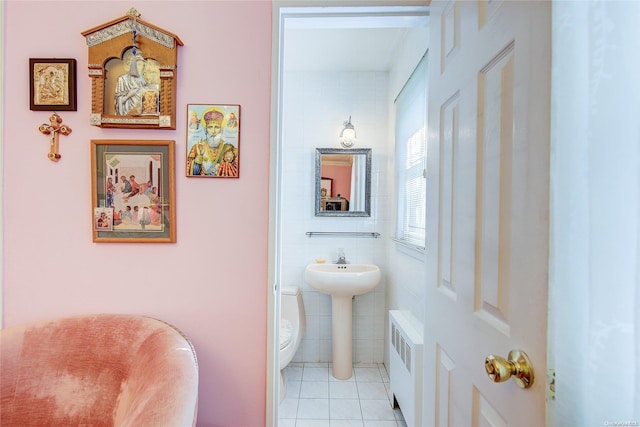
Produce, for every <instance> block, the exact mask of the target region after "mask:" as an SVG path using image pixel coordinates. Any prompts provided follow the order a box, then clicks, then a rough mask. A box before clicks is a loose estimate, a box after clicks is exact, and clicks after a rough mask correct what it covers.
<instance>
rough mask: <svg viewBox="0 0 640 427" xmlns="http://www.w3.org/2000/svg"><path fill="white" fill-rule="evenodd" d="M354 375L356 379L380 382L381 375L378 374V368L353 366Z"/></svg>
mask: <svg viewBox="0 0 640 427" xmlns="http://www.w3.org/2000/svg"><path fill="white" fill-rule="evenodd" d="M353 370H354V372H355V376H356V381H358V382H360V381H362V382H378V383H381V382H382V375H380V370H379V369H378V368H377V367H375V368H363V367H355V368H353Z"/></svg>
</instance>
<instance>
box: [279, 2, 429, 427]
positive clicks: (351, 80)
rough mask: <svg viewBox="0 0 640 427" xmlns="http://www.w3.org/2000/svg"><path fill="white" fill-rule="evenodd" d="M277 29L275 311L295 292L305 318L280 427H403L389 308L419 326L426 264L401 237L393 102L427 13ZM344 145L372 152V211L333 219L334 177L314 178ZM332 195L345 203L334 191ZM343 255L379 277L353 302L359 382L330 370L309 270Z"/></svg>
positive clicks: (346, 13)
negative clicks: (324, 158)
mask: <svg viewBox="0 0 640 427" xmlns="http://www.w3.org/2000/svg"><path fill="white" fill-rule="evenodd" d="M281 22H282V26H281V29H282V31H281V36H280V37H281V39H280V43H281V52H282V55H281V57H282V59H281V63H280V76H281V78H280V82H281V83H280V88H279V97H280V101H279V120H278V121H279V129H280V132H279V137H278V141H279V142H278V144H279V146H278V149H277V157H278V158H277V161H276V162H277V165H278V167H277V168H278V174H277V187H278V194H279V196H278V201H277V206H278V208H277V211H278V212H277V214H276V217H277V223H278V226H277V227H276V228H277V230H278V231H277V233H276V234H277V237H276V241H277V243H276V252H277V267H276V280H277V283H278V284H279V286H278V290H277V295H279V296H280V310H278V311H281V312H282V314H281V315H279V317H281V318H283V317H285V312H286V311H287V309H286V307H285V304H286V300H287V296H288V297H289V300H291V301H296V300H297V297H296V296H295V292H296V289H297V290H298V291H299V292H300V296H301V301H302V304H303V310H304V316H303V318H304V321H303V322H302V323H303V325H302V326H303V330H302V331H300V332H302V334H301V335H300V336H299V337H298V340H297V341H296V337H295V336H292V337H291V341H292V342H293V343H294V345H295V346H296V348H295V351H294V352H293V354H290V355H287V356H285V358H286V359H287V360H285V361H281V363H280V365H281V366H283V372H284V380H283V381H284V382H283V383H281V384H280V386H279V387H280V390H279V391H280V394H281V397H280V399H279V402H280V403H279V409H278V418H279V423H278V425H279V426H281V427H287V426H294V425H296V426H304V425H329V424H328V423H327V421H326V420H331V425H332V426H333V425H358V426H367V425H377V426H403V425H407V422H406V421H405V419H404V417H403V414H402V411H401V410H398V409H396V410H394V409H393V407H392V404H391V403H392V401H393V394H392V393H391V391H390V389H389V382H390V378H389V363H390V362H389V357H390V356H389V350H388V348H389V332H388V330H389V323H388V322H389V311H390V310H402V312H403V313H406V314H407V316H409V318H411V319H412V320H413V321H415V322H417V324H420V323H421V322H422V319H423V311H424V293H423V290H422V289H421V288H422V286H423V285H422V284H423V283H424V276H425V271H424V268H425V264H424V259H423V258H424V253H423V251H422V250H420V249H419V248H416V247H415V246H411V245H406V244H403V243H401V242H400V241H398V240H397V239H396V238H395V237H396V227H397V225H396V216H397V212H396V205H397V189H396V187H397V183H396V167H395V164H394V162H395V150H396V147H395V144H394V139H395V138H394V134H395V122H396V117H395V115H396V110H395V103H394V102H395V100H396V98H397V97H398V95H399V93H400V92H401V91H402V89H403V87H404V86H405V84H406V82H407V79H408V78H409V77H410V76H411V75H412V73H413V72H414V70H415V69H416V67H417V65H418V64H419V63H421V60H422V59H423V58H424V57H425V56H426V55H425V54H426V52H427V49H428V41H429V31H428V22H429V18H428V9H427V8H426V7H401V8H400V7H399V8H384V9H382V8H378V9H372V8H368V9H364V8H340V9H339V10H331V8H322V9H320V8H318V9H317V10H313V8H307V9H306V10H305V12H304V13H302V12H300V10H298V9H295V8H292V9H291V10H289V11H287V10H285V11H284V13H283V15H282V18H281ZM422 62H423V61H422ZM421 70H422V69H421ZM425 108H426V106H425ZM349 121H350V122H351V123H352V125H353V126H354V128H355V131H356V136H357V139H356V140H355V142H353V144H352V145H348V144H345V145H341V142H340V140H339V136H340V133H341V131H342V129H343V127H344V126H345V123H346V122H349ZM425 125H426V117H425ZM345 147H348V149H351V150H354V149H356V150H366V149H370V150H371V151H370V153H371V164H370V171H369V173H370V193H369V194H368V196H369V203H370V205H369V206H367V208H366V210H365V208H364V207H359V208H358V207H357V206H356V209H358V210H356V212H357V213H355V214H349V213H347V212H345V211H341V210H340V209H344V208H341V207H339V206H338V207H335V209H338V211H337V212H329V210H324V209H325V206H323V205H321V195H320V187H323V188H324V182H322V183H321V182H319V179H321V178H326V177H325V176H324V174H323V172H322V170H321V169H320V170H318V169H319V168H318V159H319V158H320V157H319V153H318V151H319V150H318V149H331V150H329V151H332V152H333V150H338V149H343V148H345ZM337 185H339V183H337V182H336V183H333V186H334V187H336V186H337ZM329 191H331V190H329ZM343 193H344V191H343ZM329 196H333V197H335V196H337V192H336V190H335V188H334V191H332V194H329ZM341 196H342V197H343V198H345V197H344V195H343V194H341ZM351 196H352V197H351V199H353V195H351ZM354 204H355V205H357V203H354V202H353V201H352V202H351V205H354ZM321 206H322V207H321ZM332 210H333V209H332ZM339 251H340V252H341V253H343V254H344V258H345V260H346V262H347V263H348V264H347V265H349V264H371V265H376V266H378V267H379V269H380V272H381V278H380V281H379V283H378V284H377V286H375V288H374V289H373V290H371V291H369V292H365V293H363V294H360V295H356V296H354V297H353V298H352V301H351V304H352V315H351V316H350V317H351V321H352V327H351V328H350V329H351V340H350V341H351V345H352V348H351V351H352V362H353V373H354V375H352V376H351V377H350V378H348V379H337V378H335V376H334V374H333V371H332V362H333V357H334V356H333V341H334V340H332V336H333V333H332V321H333V320H334V319H332V317H333V314H332V296H331V295H329V294H327V293H323V292H319V291H317V290H316V289H315V288H313V287H311V286H310V284H309V283H308V282H307V281H306V280H305V275H304V273H305V268H306V266H307V265H309V264H315V263H327V264H329V263H336V262H337V260H338V257H339ZM292 294H293V295H294V296H293V297H292V296H291V295H292ZM298 301H299V300H298ZM291 316H293V315H289V317H291ZM285 322H286V325H285V327H286V328H289V329H291V325H290V323H289V321H288V320H287V321H285ZM294 323H296V322H294ZM280 326H283V324H280ZM277 329H279V328H277ZM294 329H295V328H294ZM284 333H285V332H283V334H284ZM286 333H287V334H289V333H290V331H289V332H286ZM294 335H296V334H294ZM283 339H284V340H287V339H289V337H288V336H287V337H283V336H280V340H281V342H282V340H283ZM289 352H291V350H289ZM280 354H281V356H280V357H282V354H283V353H282V351H281V352H280ZM279 377H280V373H278V375H276V376H275V378H279ZM363 380H364V381H365V382H366V383H367V384H363V383H362V382H361V381H363ZM376 405H379V406H376ZM368 423H371V424H368Z"/></svg>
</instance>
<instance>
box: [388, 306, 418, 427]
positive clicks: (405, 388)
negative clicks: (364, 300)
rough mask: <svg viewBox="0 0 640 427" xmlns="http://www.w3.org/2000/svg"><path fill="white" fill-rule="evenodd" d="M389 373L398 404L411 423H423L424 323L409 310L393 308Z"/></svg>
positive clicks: (390, 329) (412, 426)
mask: <svg viewBox="0 0 640 427" xmlns="http://www.w3.org/2000/svg"><path fill="white" fill-rule="evenodd" d="M389 338H390V339H389V342H390V346H389V364H390V365H391V371H390V373H389V377H390V385H391V392H392V393H393V406H394V408H396V407H400V410H401V411H402V415H403V416H404V419H405V421H406V423H407V426H408V427H419V426H421V425H422V324H421V323H420V322H419V321H418V320H417V319H416V318H415V317H414V316H413V315H412V314H411V313H409V312H408V311H402V310H390V311H389Z"/></svg>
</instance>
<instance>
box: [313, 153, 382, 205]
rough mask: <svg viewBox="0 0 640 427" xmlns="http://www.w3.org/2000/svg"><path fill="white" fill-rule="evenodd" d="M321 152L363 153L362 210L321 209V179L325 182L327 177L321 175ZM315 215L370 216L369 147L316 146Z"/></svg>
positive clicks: (352, 154)
mask: <svg viewBox="0 0 640 427" xmlns="http://www.w3.org/2000/svg"><path fill="white" fill-rule="evenodd" d="M323 154H336V155H348V156H355V155H363V156H364V160H365V176H364V177H361V180H362V183H363V186H364V198H365V200H364V207H363V210H357V211H350V210H327V209H323V208H322V205H323V203H322V202H323V200H322V188H323V186H322V184H323V180H324V181H325V182H326V181H328V179H329V178H327V177H323V176H322V155H323ZM315 181H316V182H315V184H316V185H315V216H328V217H345V216H347V217H349V216H354V217H365V216H371V148H352V149H341V148H316V173H315Z"/></svg>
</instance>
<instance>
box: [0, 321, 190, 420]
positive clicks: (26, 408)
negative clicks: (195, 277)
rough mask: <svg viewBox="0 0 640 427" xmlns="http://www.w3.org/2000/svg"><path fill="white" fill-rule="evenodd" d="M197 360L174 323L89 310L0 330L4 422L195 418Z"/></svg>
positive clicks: (0, 406)
mask: <svg viewBox="0 0 640 427" xmlns="http://www.w3.org/2000/svg"><path fill="white" fill-rule="evenodd" d="M197 403H198V363H197V359H196V354H195V351H194V349H193V346H192V345H191V343H190V342H189V340H188V339H187V338H186V337H185V336H184V334H182V333H181V332H180V331H179V330H178V329H176V328H175V327H173V326H171V325H169V324H167V323H165V322H162V321H160V320H156V319H152V318H149V317H144V316H133V315H111V314H100V315H89V316H77V317H69V318H62V319H57V320H53V321H47V322H38V323H31V324H26V325H20V326H15V327H11V328H6V329H3V330H1V331H0V425H2V426H3V427H5V426H20V427H26V426H39V427H40V426H92V427H94V426H135V427H142V426H154V427H155V426H163V427H164V426H167V427H169V426H175V427H183V426H184V427H188V426H195V425H196V413H197Z"/></svg>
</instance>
